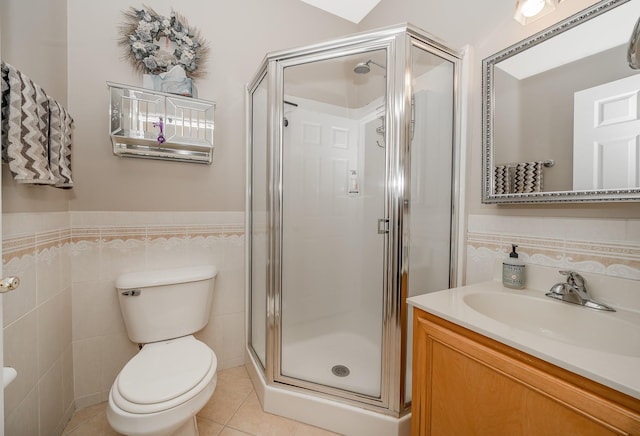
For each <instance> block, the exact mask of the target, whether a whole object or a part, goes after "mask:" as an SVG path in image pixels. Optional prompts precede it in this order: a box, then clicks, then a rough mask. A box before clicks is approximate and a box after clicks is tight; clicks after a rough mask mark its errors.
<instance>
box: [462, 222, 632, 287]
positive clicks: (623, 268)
mask: <svg viewBox="0 0 640 436" xmlns="http://www.w3.org/2000/svg"><path fill="white" fill-rule="evenodd" d="M476 218H477V219H476ZM507 221H508V222H507ZM573 221H580V223H579V224H580V225H576V226H575V228H580V229H581V230H580V232H577V231H574V232H572V233H571V236H570V237H561V236H559V235H561V234H562V233H563V232H564V231H565V229H567V228H569V227H570V226H571V224H572V219H569V218H567V219H558V218H537V219H536V224H537V226H536V227H535V228H533V229H532V230H531V231H529V229H530V228H531V223H532V218H531V217H500V216H474V215H470V216H469V228H470V229H473V231H469V233H468V234H467V261H468V262H471V263H473V262H480V261H481V259H485V260H486V258H487V256H492V257H493V258H494V259H503V258H505V257H506V256H507V255H508V253H509V251H511V244H517V245H518V251H519V252H520V253H521V254H522V259H523V260H525V261H526V262H529V263H532V264H537V265H545V266H553V267H557V268H565V269H567V268H570V269H573V270H576V271H582V272H591V273H596V274H604V275H608V276H614V277H621V278H626V279H632V280H640V241H638V240H636V238H634V237H632V236H627V234H626V232H627V230H626V229H628V228H630V227H634V225H635V224H636V223H635V221H636V220H602V219H598V220H594V221H593V222H590V221H589V220H575V219H574V220H573ZM603 223H605V224H606V228H604V229H603V230H600V227H601V226H602V224H603ZM545 226H546V228H545ZM499 228H504V229H506V232H505V231H500V230H498V229H499ZM575 228H574V229H573V230H575ZM507 232H508V233H507ZM544 233H547V234H549V235H551V236H550V237H544ZM523 234H533V235H534V236H528V235H527V236H524V235H523ZM614 235H615V236H614ZM619 235H622V236H619ZM609 238H611V240H606V239H609ZM590 239H591V240H590Z"/></svg>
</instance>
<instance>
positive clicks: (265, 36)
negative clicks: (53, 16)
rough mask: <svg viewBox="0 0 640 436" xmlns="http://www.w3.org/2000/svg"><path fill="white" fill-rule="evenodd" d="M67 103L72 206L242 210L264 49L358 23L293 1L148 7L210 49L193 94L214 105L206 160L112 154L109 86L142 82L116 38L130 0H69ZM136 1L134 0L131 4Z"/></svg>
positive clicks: (202, 1)
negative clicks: (251, 87)
mask: <svg viewBox="0 0 640 436" xmlns="http://www.w3.org/2000/svg"><path fill="white" fill-rule="evenodd" d="M68 4H69V54H68V56H69V83H70V86H69V108H70V110H71V112H72V113H73V114H74V116H75V118H76V125H77V127H76V130H75V138H74V144H75V150H74V155H73V158H74V174H75V178H76V187H75V188H74V192H75V197H74V198H73V199H72V201H71V207H70V208H71V210H74V211H91V210H100V211H103V210H110V211H124V210H135V211H154V210H163V211H206V210H211V211H225V210H227V211H228V210H232V211H241V210H244V192H245V190H244V182H245V174H244V173H245V171H244V167H245V151H244V149H245V134H244V129H245V125H244V118H245V116H244V115H245V114H244V110H245V107H244V106H245V105H244V98H245V85H246V83H247V82H249V81H250V80H251V79H252V77H253V75H254V74H255V73H256V69H257V67H258V66H259V64H260V62H261V61H262V59H263V58H264V56H265V54H266V53H267V52H270V51H276V50H282V49H286V48H289V47H296V46H299V45H304V44H310V43H314V42H317V41H321V40H324V39H330V38H334V37H337V36H342V35H345V34H349V33H354V32H355V31H356V25H355V24H353V23H351V22H348V21H345V20H342V19H340V18H337V17H335V16H332V15H329V14H327V13H325V12H322V11H320V10H319V9H316V8H314V7H311V6H309V5H307V4H305V3H302V2H300V1H298V0H273V1H269V2H264V1H260V0H240V1H233V2H222V1H220V0H214V1H210V0H194V1H189V2H181V3H179V4H176V3H175V2H171V1H169V0H152V1H148V2H146V3H145V4H146V5H148V6H149V7H152V8H154V9H155V10H156V11H157V12H158V13H160V14H163V15H169V13H170V11H171V7H172V6H173V7H175V8H176V9H177V12H179V13H180V14H182V15H183V16H185V17H186V18H187V21H188V22H189V24H190V25H192V26H194V27H196V28H197V29H198V30H199V31H200V32H201V34H202V37H203V38H204V39H206V40H207V41H208V42H209V44H210V48H211V53H210V56H209V60H208V63H207V65H205V67H206V69H207V71H208V75H207V76H206V78H204V79H199V80H197V81H196V87H197V89H198V96H199V97H200V98H203V99H207V100H213V101H215V102H216V111H215V121H216V130H215V143H216V148H215V152H214V162H213V164H212V165H211V166H208V165H196V164H188V163H176V162H164V161H153V160H142V159H129V158H117V157H115V156H113V155H112V151H111V142H110V140H109V136H108V130H107V129H108V117H107V112H108V93H107V85H106V83H105V82H107V81H112V82H119V83H124V84H130V85H137V86H140V85H141V83H142V78H141V77H140V76H137V75H136V74H134V72H133V70H132V68H131V67H130V65H129V64H128V63H126V62H124V61H122V60H121V59H122V51H121V49H120V47H118V45H117V44H116V40H117V38H118V34H117V29H118V25H119V23H120V22H121V20H122V14H121V11H123V10H125V9H126V8H128V7H129V6H131V5H132V3H131V2H130V1H125V0H116V1H109V2H87V1H85V0H69V1H68ZM135 6H136V7H139V5H135Z"/></svg>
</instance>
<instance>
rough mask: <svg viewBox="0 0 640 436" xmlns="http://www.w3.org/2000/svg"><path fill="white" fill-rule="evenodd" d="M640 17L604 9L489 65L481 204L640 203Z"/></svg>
mask: <svg viewBox="0 0 640 436" xmlns="http://www.w3.org/2000/svg"><path fill="white" fill-rule="evenodd" d="M638 17H640V0H604V1H601V2H598V3H596V4H595V5H594V6H592V7H590V8H588V9H585V10H584V11H582V12H579V13H578V14H576V15H573V16H571V17H569V18H567V19H566V20H564V21H562V22H560V23H558V24H556V25H554V26H552V27H550V28H548V29H545V30H543V31H541V32H539V33H537V34H535V35H533V36H532V37H530V38H528V39H526V40H523V41H521V42H519V43H517V44H514V45H512V46H511V47H508V48H506V49H504V50H502V51H500V52H499V53H496V54H494V55H493V56H490V57H488V58H486V59H484V60H483V62H482V68H483V71H482V93H483V108H482V136H483V137H482V144H483V158H482V160H483V168H482V178H483V180H482V183H483V194H482V202H483V203H541V202H554V203H558V202H597V201H639V200H640V70H637V69H634V68H632V67H631V66H630V65H629V62H628V59H627V57H628V54H629V53H631V51H630V50H631V47H633V46H634V44H635V45H637V41H636V42H634V41H631V44H630V37H631V36H632V33H633V34H634V35H635V34H637V32H635V31H634V26H635V24H636V21H637V20H638Z"/></svg>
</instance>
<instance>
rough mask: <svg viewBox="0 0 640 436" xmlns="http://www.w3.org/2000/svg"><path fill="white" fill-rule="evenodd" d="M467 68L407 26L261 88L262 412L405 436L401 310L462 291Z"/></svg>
mask: <svg viewBox="0 0 640 436" xmlns="http://www.w3.org/2000/svg"><path fill="white" fill-rule="evenodd" d="M459 64H460V54H459V53H458V52H456V51H454V50H452V49H449V48H447V47H445V46H444V45H442V44H441V43H437V42H435V41H434V40H433V39H432V38H430V37H429V36H428V35H427V34H426V33H425V32H423V31H421V30H419V29H416V28H415V27H413V26H410V25H404V26H396V27H392V28H385V29H381V30H376V31H372V32H367V33H361V34H357V35H354V36H350V37H346V38H342V39H339V40H335V41H329V42H325V43H320V44H316V45H313V46H310V47H303V48H299V49H295V50H289V51H283V52H277V53H272V54H269V55H267V56H266V58H265V60H264V61H263V63H262V65H261V66H260V68H259V71H258V73H257V74H256V76H255V79H254V80H253V81H252V83H250V84H249V86H248V93H247V108H248V110H247V120H248V123H247V138H248V140H247V144H248V149H247V156H248V169H247V186H248V196H247V235H248V237H247V292H248V317H247V318H248V325H247V331H248V332H249V334H248V344H247V350H248V354H249V358H250V362H251V364H250V372H251V373H252V375H253V377H254V381H256V382H257V383H258V384H260V385H261V386H262V387H263V390H260V389H258V393H259V396H260V397H261V400H262V402H263V405H264V408H265V410H267V411H271V412H274V413H279V414H282V415H285V416H288V417H291V418H294V419H298V420H301V421H304V422H308V423H310V424H313V425H317V426H320V427H324V428H327V429H330V430H333V431H336V432H339V433H346V434H350V435H357V434H363V435H364V434H366V435H375V434H381V435H383V434H384V435H389V434H402V433H403V432H404V431H406V429H407V428H408V426H407V425H406V422H408V419H407V414H408V412H409V411H410V403H411V377H410V375H411V320H410V319H408V318H409V315H408V312H407V310H406V303H405V299H406V298H407V297H408V296H412V295H416V294H421V293H425V292H432V291H437V290H441V289H445V288H448V287H450V286H452V285H455V283H454V281H455V276H456V258H457V256H456V250H455V249H454V247H455V246H456V244H457V231H456V227H455V225H454V224H455V223H456V222H457V217H456V210H457V202H458V193H457V191H456V190H455V189H454V187H455V183H454V181H455V180H456V178H457V176H458V174H457V172H458V167H459V163H458V160H459V158H458V149H459V144H458V134H457V132H458V130H459V127H458V121H457V120H458V116H457V113H458V111H459V104H458V101H459V97H458V95H457V93H456V90H457V89H459V86H458V84H457V82H458V77H459V71H458V70H459ZM327 400H329V401H327ZM287 401H291V403H290V404H289V405H287ZM305 402H308V405H309V406H313V407H312V409H313V410H316V411H318V410H321V409H322V410H324V409H323V408H328V409H326V411H327V414H324V415H323V414H322V413H307V412H305V410H308V409H309V408H305V407H303V406H301V404H306V403H305ZM319 408H320V409H319ZM332 408H333V409H332ZM371 411H373V412H377V413H373V414H372V413H370V412H371ZM338 412H339V413H338ZM343 412H344V413H347V415H346V416H345V415H344V414H343ZM352 412H353V413H352ZM359 413H360V414H361V415H362V416H358V414H359ZM351 416H353V418H354V419H355V420H354V421H352V420H351V419H350V418H349V417H351Z"/></svg>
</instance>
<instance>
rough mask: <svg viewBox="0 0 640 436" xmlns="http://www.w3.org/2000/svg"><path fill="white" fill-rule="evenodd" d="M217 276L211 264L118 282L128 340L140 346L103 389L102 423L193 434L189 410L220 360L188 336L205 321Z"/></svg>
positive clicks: (203, 397) (206, 395)
mask: <svg viewBox="0 0 640 436" xmlns="http://www.w3.org/2000/svg"><path fill="white" fill-rule="evenodd" d="M216 274H217V272H216V270H215V268H213V267H199V268H186V269H185V268H182V269H175V270H165V271H150V272H144V273H134V274H128V275H124V276H121V277H120V278H118V280H117V281H116V288H117V289H118V292H119V299H120V306H121V309H122V314H123V318H124V321H125V325H126V327H127V333H128V335H129V338H130V339H131V340H132V341H134V342H139V343H141V344H144V345H143V346H142V347H141V349H140V351H139V352H138V353H137V354H136V355H135V356H134V357H133V358H131V360H129V362H127V364H126V365H125V366H124V367H123V368H122V370H121V371H120V373H119V374H118V376H117V377H116V380H115V381H114V383H113V385H112V386H111V390H110V391H109V401H108V406H107V420H108V422H109V424H110V425H111V427H112V428H113V429H114V430H115V431H117V432H119V433H122V434H124V435H131V436H143V435H144V436H146V435H149V436H169V435H176V436H178V435H179V436H197V435H198V429H197V423H196V417H195V415H196V413H198V411H200V409H202V407H204V405H205V404H206V403H207V401H209V399H210V398H211V396H212V395H213V391H214V389H215V387H216V382H217V376H216V369H217V366H218V360H217V358H216V355H215V353H214V352H213V350H212V349H211V348H209V347H208V346H207V345H206V344H205V343H204V342H201V341H199V340H197V339H196V338H195V337H194V336H193V335H192V334H191V333H194V332H196V331H198V330H200V329H201V328H202V327H204V325H206V323H207V321H208V319H209V313H210V306H211V300H212V298H211V294H212V290H213V279H214V277H215V276H216ZM178 334H179V335H180V336H174V335H178ZM160 338H167V339H160ZM159 339H160V340H159Z"/></svg>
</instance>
